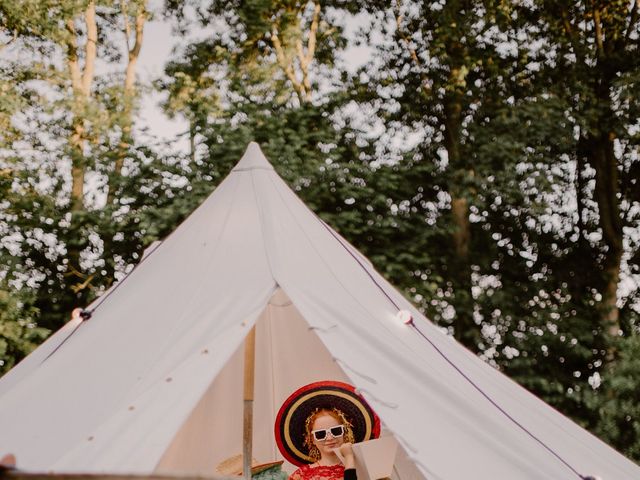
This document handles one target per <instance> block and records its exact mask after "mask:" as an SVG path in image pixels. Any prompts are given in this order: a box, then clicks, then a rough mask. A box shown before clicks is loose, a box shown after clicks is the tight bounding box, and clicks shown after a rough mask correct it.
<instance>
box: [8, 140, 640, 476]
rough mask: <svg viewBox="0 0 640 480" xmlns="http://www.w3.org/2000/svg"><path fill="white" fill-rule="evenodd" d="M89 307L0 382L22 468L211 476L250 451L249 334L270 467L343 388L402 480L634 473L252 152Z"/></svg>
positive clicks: (260, 442)
mask: <svg viewBox="0 0 640 480" xmlns="http://www.w3.org/2000/svg"><path fill="white" fill-rule="evenodd" d="M399 309H402V310H408V311H410V312H411V313H412V315H413V317H414V320H415V326H412V325H406V324H404V323H402V322H401V321H399V320H398V318H397V313H398V311H399ZM89 310H92V311H93V316H92V318H91V319H89V320H87V321H84V322H81V323H80V321H79V320H76V321H74V322H73V323H70V324H68V325H67V326H66V327H65V328H63V329H62V330H61V331H59V332H58V333H56V334H55V335H54V336H53V337H52V338H51V339H49V340H48V341H47V342H46V343H45V344H43V345H42V346H41V347H40V348H38V349H37V350H36V351H35V352H34V353H33V354H31V355H30V356H29V357H27V358H26V359H25V360H24V361H23V362H22V363H20V364H19V365H18V366H16V367H15V368H14V369H13V370H12V371H11V372H9V373H8V374H7V375H5V377H3V378H2V379H0V455H1V454H4V453H14V454H15V455H16V457H17V459H18V467H19V468H22V469H25V470H34V471H54V472H110V473H140V474H149V473H152V472H155V473H189V474H200V475H210V474H212V473H214V471H215V466H216V465H217V464H218V463H219V462H220V461H222V460H224V459H225V458H228V457H230V456H232V455H236V454H239V453H240V452H241V451H242V440H241V439H242V363H243V355H242V345H243V339H244V338H245V336H246V335H247V332H249V330H250V329H251V328H252V326H253V325H256V383H255V410H254V435H253V439H254V440H253V443H254V447H253V452H254V457H256V458H257V459H258V460H259V461H269V460H274V459H276V458H279V453H278V451H277V449H276V446H275V444H274V439H273V422H274V418H275V414H276V412H277V409H278V407H279V406H280V404H281V402H282V401H283V400H284V399H285V398H286V397H287V396H288V395H289V394H290V393H291V392H292V391H293V390H294V389H296V388H298V387H299V386H301V385H303V384H305V383H308V382H311V381H316V380H323V379H336V380H343V381H348V382H350V383H352V384H354V385H355V386H356V387H357V388H358V389H359V390H360V392H361V393H362V394H363V396H364V397H365V398H366V399H367V400H368V401H369V403H370V405H371V406H372V407H373V408H374V409H375V410H376V411H377V413H378V415H379V416H380V418H381V419H382V422H383V424H384V426H385V430H386V432H387V434H390V435H394V436H395V437H396V439H397V440H398V441H399V442H400V445H401V447H402V448H401V455H400V458H399V460H398V462H397V465H396V469H395V472H394V476H396V477H399V478H401V479H403V480H404V479H408V478H416V479H422V478H427V479H429V480H438V479H444V480H461V479H465V480H466V479H469V478H474V479H509V480H513V479H541V478H545V479H555V480H562V479H576V478H580V476H581V475H585V476H586V475H597V476H600V477H601V478H602V479H603V480H624V479H628V480H632V479H638V478H640V467H638V466H637V465H635V464H634V463H632V462H631V461H629V460H627V459H626V458H624V457H623V456H622V455H620V454H619V453H617V452H616V451H614V450H613V449H611V448H610V447H608V446H606V445H605V444H604V443H602V442H601V441H600V440H598V439H597V438H595V437H594V436H592V435H590V434H589V433H588V432H586V431H585V430H583V429H581V428H580V427H578V426H577V425H576V424H574V423H573V422H571V421H570V420H568V419H567V418H566V417H564V416H563V415H561V414H560V413H558V412H557V411H555V410H554V409H552V408H551V407H549V406H547V405H546V404H544V403H543V402H542V401H540V400H539V399H537V398H536V397H534V396H533V395H531V394H530V393H528V392H527V391H526V390H524V389H523V388H521V387H519V386H518V385H517V384H515V383H514V382H512V381H511V380H509V379H508V378H506V377H505V376H503V375H502V374H501V373H499V372H497V371H496V370H494V369H493V368H491V367H490V366H488V365H486V364H484V363H483V362H482V361H481V360H479V359H478V358H476V357H475V356H474V355H472V354H471V353H470V352H468V351H467V350H465V349H464V348H462V347H461V346H460V345H458V344H457V343H455V341H453V340H452V339H451V338H449V337H447V336H445V335H443V334H442V333H441V331H440V330H439V329H437V328H436V327H435V326H434V325H432V324H431V323H430V322H428V321H427V320H426V319H425V318H424V317H423V316H422V315H420V313H419V312H417V311H416V310H414V309H413V308H412V306H411V305H410V303H409V302H408V301H407V300H405V299H404V298H403V297H402V296H401V295H400V294H399V293H398V292H397V291H396V290H394V289H393V288H392V287H391V286H390V285H389V284H388V283H387V282H385V281H384V280H383V279H382V277H381V276H380V275H379V274H378V273H377V272H376V271H375V270H374V269H373V268H372V266H371V264H370V263H369V262H368V261H367V260H366V259H365V258H364V257H363V256H361V255H360V254H359V253H358V252H357V251H356V250H355V249H354V248H353V247H352V246H350V245H349V244H348V243H347V242H346V241H345V240H344V239H342V238H341V237H340V236H339V235H337V234H336V233H335V232H334V231H333V230H331V228H330V227H328V226H327V225H326V224H324V223H323V222H322V221H321V220H319V219H318V218H317V217H316V216H315V215H314V214H313V213H312V212H311V211H310V210H308V209H307V208H306V207H305V205H304V204H303V203H302V202H301V201H300V200H299V199H298V198H297V197H296V195H295V194H294V193H293V192H292V191H291V190H290V189H289V188H288V187H287V186H286V184H285V183H284V182H283V181H282V180H281V179H280V178H279V176H278V175H277V174H276V173H275V171H274V170H273V168H272V166H271V165H270V164H269V163H268V162H267V160H266V159H265V158H264V156H263V155H262V153H261V151H260V149H259V147H258V146H257V145H256V144H251V145H250V146H249V148H248V150H247V152H246V153H245V155H244V157H243V158H242V159H241V161H240V162H239V163H238V165H237V166H236V167H235V168H234V169H233V171H232V173H231V174H230V175H229V176H228V177H227V178H226V179H225V180H224V182H222V184H220V186H219V187H218V188H217V189H216V190H215V191H214V193H213V194H212V195H211V196H210V197H209V198H208V199H207V200H206V201H205V202H204V203H203V204H202V205H201V206H200V207H199V208H198V209H197V210H196V211H195V212H194V213H193V214H192V215H191V216H190V217H189V218H188V219H187V220H186V221H185V222H184V223H183V224H182V225H181V226H180V227H179V228H178V229H177V230H176V231H175V232H174V233H173V234H171V235H170V236H169V237H168V238H167V239H166V240H165V241H164V242H163V243H162V244H161V245H160V246H158V247H157V248H156V249H155V250H154V251H153V252H152V253H151V254H150V255H148V256H147V257H146V258H145V259H144V260H143V261H142V262H141V263H140V264H139V265H138V267H136V269H135V270H134V271H133V272H132V273H131V274H130V275H129V276H128V277H127V278H126V279H125V280H123V281H122V282H120V284H119V285H118V286H116V288H114V289H112V290H111V291H110V292H108V293H107V294H105V295H103V297H102V298H100V299H98V300H97V301H96V302H95V303H94V305H92V306H90V308H89ZM420 332H422V333H420Z"/></svg>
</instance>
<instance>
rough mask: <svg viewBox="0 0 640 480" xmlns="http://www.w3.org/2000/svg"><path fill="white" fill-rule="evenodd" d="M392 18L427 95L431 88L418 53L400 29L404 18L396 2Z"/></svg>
mask: <svg viewBox="0 0 640 480" xmlns="http://www.w3.org/2000/svg"><path fill="white" fill-rule="evenodd" d="M394 17H395V20H396V29H397V32H398V36H399V37H400V39H401V40H402V41H403V42H404V44H405V46H406V48H407V50H408V51H409V56H410V57H411V60H412V61H413V63H414V64H415V66H416V67H417V68H418V70H419V72H420V82H421V84H422V89H423V90H424V92H425V93H427V94H428V93H429V92H430V91H431V88H430V87H429V82H428V79H427V76H426V75H425V74H424V72H423V70H422V62H421V61H420V57H418V53H417V52H416V50H415V48H412V47H411V40H410V39H409V37H408V36H407V34H406V33H405V31H404V30H403V28H402V20H403V19H404V16H403V15H402V13H401V12H400V3H399V2H398V1H396V2H395V9H394Z"/></svg>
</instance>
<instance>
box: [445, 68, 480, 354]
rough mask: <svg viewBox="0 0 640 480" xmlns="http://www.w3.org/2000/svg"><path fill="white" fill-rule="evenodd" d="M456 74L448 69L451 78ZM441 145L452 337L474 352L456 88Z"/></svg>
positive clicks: (468, 236)
mask: <svg viewBox="0 0 640 480" xmlns="http://www.w3.org/2000/svg"><path fill="white" fill-rule="evenodd" d="M456 75H457V73H456V71H455V69H452V77H455V76H456ZM444 126H445V131H444V144H445V148H446V149H447V154H448V157H449V168H450V169H451V170H452V171H453V172H454V174H453V176H452V177H453V179H454V180H453V181H454V182H455V183H454V184H453V185H451V187H450V189H449V193H450V195H451V214H452V221H453V227H454V231H453V246H454V252H453V260H452V263H451V265H450V268H451V278H452V281H453V289H454V292H453V294H454V307H455V310H456V323H455V328H454V336H455V338H456V340H458V341H459V342H461V343H462V344H463V345H465V346H466V347H467V348H469V349H470V350H472V351H474V352H475V351H477V349H478V341H479V332H478V326H477V325H476V323H475V321H474V319H473V307H474V302H473V296H472V293H471V261H470V255H469V248H470V242H471V224H470V222H469V202H468V200H467V197H466V195H465V193H466V192H465V189H466V187H465V185H464V183H465V181H466V179H467V176H468V175H470V172H468V171H467V169H466V167H465V166H464V165H463V162H462V158H461V155H460V142H461V129H462V98H461V93H460V92H458V91H457V89H456V90H455V91H454V92H452V93H450V94H449V95H447V97H446V98H445V101H444Z"/></svg>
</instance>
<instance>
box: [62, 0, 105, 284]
mask: <svg viewBox="0 0 640 480" xmlns="http://www.w3.org/2000/svg"><path fill="white" fill-rule="evenodd" d="M84 20H85V25H86V29H87V40H86V45H85V55H84V68H81V67H80V62H79V55H78V43H77V38H76V36H77V32H76V29H75V23H74V21H73V19H70V20H69V21H68V22H67V30H68V32H69V35H70V36H69V41H68V44H67V66H68V68H69V75H70V77H71V84H72V87H73V104H74V112H73V124H72V133H71V136H70V138H69V147H70V151H71V197H70V204H71V226H70V238H69V239H68V242H67V259H68V269H69V270H68V272H67V275H73V276H75V277H78V278H79V279H81V280H84V279H85V277H86V276H85V275H84V274H83V273H82V269H81V267H80V252H81V251H82V248H83V245H84V239H83V236H82V232H81V227H82V225H81V224H82V214H83V212H84V210H85V206H84V180H85V173H86V159H85V152H84V146H85V141H86V131H85V127H84V124H85V116H86V107H87V104H88V102H89V99H90V96H91V84H92V83H93V75H94V68H95V60H96V52H97V41H98V28H97V24H96V9H95V3H94V2H90V3H89V4H88V5H87V9H86V10H85V12H84ZM79 285H84V284H83V283H80V284H79ZM76 288H77V286H75V287H72V289H76Z"/></svg>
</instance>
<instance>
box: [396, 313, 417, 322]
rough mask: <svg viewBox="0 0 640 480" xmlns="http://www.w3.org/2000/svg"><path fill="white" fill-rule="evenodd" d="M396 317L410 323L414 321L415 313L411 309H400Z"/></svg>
mask: <svg viewBox="0 0 640 480" xmlns="http://www.w3.org/2000/svg"><path fill="white" fill-rule="evenodd" d="M396 318H397V319H398V320H400V321H401V322H402V323H404V324H405V325H410V324H412V323H413V315H411V312H410V311H409V310H400V311H399V312H398V313H396Z"/></svg>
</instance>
